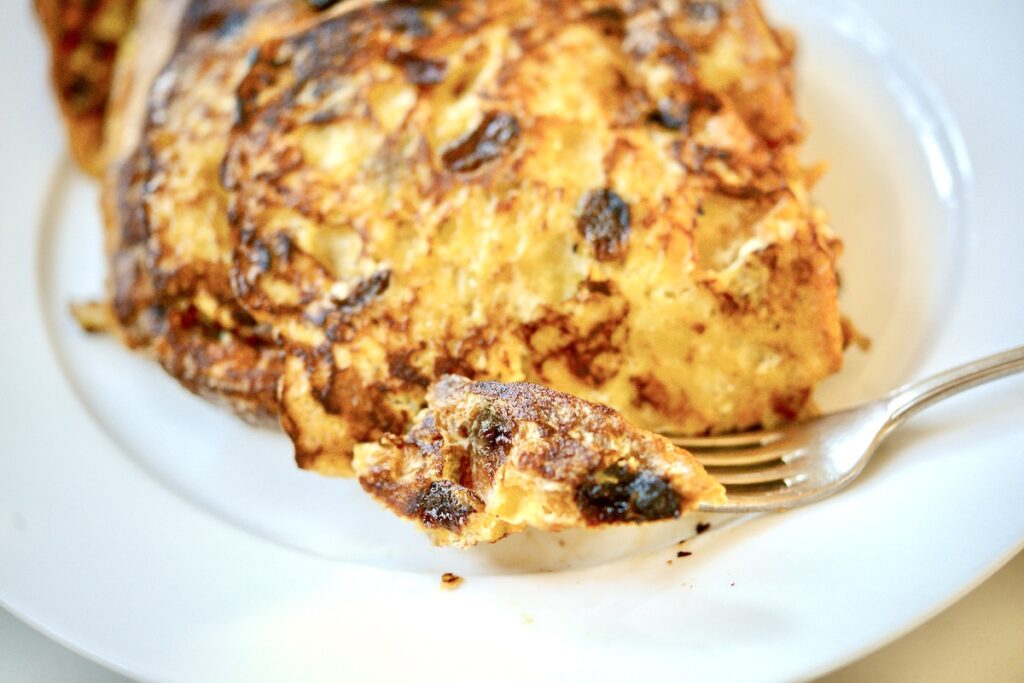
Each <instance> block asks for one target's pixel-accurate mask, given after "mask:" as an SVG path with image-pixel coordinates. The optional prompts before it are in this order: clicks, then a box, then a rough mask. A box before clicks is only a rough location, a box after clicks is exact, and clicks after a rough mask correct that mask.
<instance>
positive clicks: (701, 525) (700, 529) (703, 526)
mask: <svg viewBox="0 0 1024 683" xmlns="http://www.w3.org/2000/svg"><path fill="white" fill-rule="evenodd" d="M710 528H711V522H697V534H698V535H700V534H702V533H704V532H705V531H707V530H708V529H710Z"/></svg>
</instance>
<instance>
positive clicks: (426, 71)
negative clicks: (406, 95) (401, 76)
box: [395, 54, 448, 85]
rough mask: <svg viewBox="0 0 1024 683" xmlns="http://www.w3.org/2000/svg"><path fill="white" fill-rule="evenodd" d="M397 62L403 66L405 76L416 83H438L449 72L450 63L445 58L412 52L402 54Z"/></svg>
mask: <svg viewBox="0 0 1024 683" xmlns="http://www.w3.org/2000/svg"><path fill="white" fill-rule="evenodd" d="M395 62H396V64H397V65H398V66H400V67H401V68H402V71H403V72H404V73H405V77H406V78H408V79H409V82H410V83H412V84H414V85H436V84H438V83H440V82H441V81H443V80H444V77H445V74H447V73H448V63H447V62H446V61H445V60H443V59H426V58H424V57H417V56H416V55H411V54H401V55H399V56H398V57H396V58H395Z"/></svg>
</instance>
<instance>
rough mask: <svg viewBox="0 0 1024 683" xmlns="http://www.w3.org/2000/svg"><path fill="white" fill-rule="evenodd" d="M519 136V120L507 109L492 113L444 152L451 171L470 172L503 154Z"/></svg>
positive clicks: (443, 157)
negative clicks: (507, 111)
mask: <svg viewBox="0 0 1024 683" xmlns="http://www.w3.org/2000/svg"><path fill="white" fill-rule="evenodd" d="M518 137H519V121H518V120H517V119H516V117H514V116H512V115H511V114H508V113H506V112H501V111H499V112H489V113H487V114H486V115H485V116H484V118H483V121H481V122H480V125H479V126H477V127H476V129H475V130H474V131H473V132H472V133H470V134H469V135H466V136H465V137H463V138H461V139H459V140H457V141H455V142H454V143H452V145H451V146H449V147H448V148H447V149H446V150H445V151H444V153H443V154H442V155H441V163H443V164H444V166H445V168H447V169H448V170H449V171H454V172H456V173H469V172H471V171H475V170H477V169H479V168H480V167H481V166H483V165H484V164H486V163H488V162H491V161H494V160H495V159H497V158H498V157H500V156H501V155H502V154H504V153H505V152H506V151H507V150H508V149H509V148H510V147H512V145H513V144H515V141H516V139H517V138H518Z"/></svg>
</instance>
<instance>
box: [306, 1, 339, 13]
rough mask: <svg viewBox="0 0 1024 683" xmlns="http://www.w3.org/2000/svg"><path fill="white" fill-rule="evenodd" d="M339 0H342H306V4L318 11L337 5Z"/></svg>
mask: <svg viewBox="0 0 1024 683" xmlns="http://www.w3.org/2000/svg"><path fill="white" fill-rule="evenodd" d="M338 2H340V0H306V4H308V5H309V6H310V7H312V8H313V9H315V10H316V11H318V12H321V11H323V10H325V9H327V8H329V7H332V6H334V5H337V4H338Z"/></svg>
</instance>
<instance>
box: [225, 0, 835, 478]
mask: <svg viewBox="0 0 1024 683" xmlns="http://www.w3.org/2000/svg"><path fill="white" fill-rule="evenodd" d="M791 56H792V54H791V49H790V42H789V41H788V40H786V39H784V38H782V37H780V36H779V34H777V33H775V32H773V31H772V30H771V29H769V28H768V26H767V25H766V24H765V23H764V20H763V18H762V17H761V14H760V12H759V11H758V9H757V5H756V3H754V2H740V1H736V2H721V3H704V2H702V3H693V2H691V3H685V2H668V3H664V2H662V3H656V2H639V3H636V2H618V3H613V2H607V1H604V0H602V1H601V2H586V1H579V2H568V1H564V2H559V1H557V0H543V1H542V0H493V1H492V2H486V3H484V2H444V1H439V2H430V3H408V2H383V3H377V4H373V5H367V6H364V7H358V8H355V9H352V10H351V11H346V12H342V13H341V14H339V15H338V16H336V17H332V18H330V19H328V20H326V21H322V22H319V23H317V24H316V25H314V26H313V27H311V28H310V29H308V30H306V31H303V32H300V33H297V34H295V35H292V36H289V37H284V38H280V39H275V40H270V41H268V42H266V43H264V44H263V45H261V46H260V48H259V50H258V51H257V52H256V53H255V55H254V58H253V60H252V62H251V66H250V68H249V72H248V74H247V75H246V76H245V77H244V78H243V79H242V81H241V84H240V86H239V89H238V120H237V123H236V125H235V126H234V128H233V129H232V132H231V136H230V141H229V144H228V148H227V154H226V156H225V160H224V165H223V176H222V178H223V181H224V183H225V187H226V188H227V190H228V194H229V196H230V209H229V212H228V213H229V216H230V219H231V220H230V225H231V232H232V235H233V238H234V240H235V244H236V253H235V256H234V258H233V260H232V262H231V276H232V284H233V286H234V291H235V294H236V295H237V296H238V300H239V302H240V303H241V305H242V306H243V307H244V308H245V310H246V311H248V313H250V314H251V315H252V317H253V318H254V320H255V321H256V322H257V324H260V325H267V326H270V327H272V328H273V329H274V330H275V331H276V332H277V333H279V335H280V337H281V339H282V342H283V344H284V348H285V350H286V354H287V359H286V361H285V370H284V375H283V380H282V381H283V385H282V389H281V398H282V411H283V413H282V422H283V424H284V426H285V429H286V430H287V431H288V433H289V434H290V435H291V437H292V439H293V440H294V442H295V444H296V454H297V459H298V462H299V464H300V465H302V466H304V467H309V468H312V469H316V470H318V471H320V472H323V473H327V474H340V475H350V474H351V473H352V469H351V457H352V450H353V448H354V446H355V444H357V443H359V442H363V441H376V440H378V439H379V438H381V437H382V436H383V435H385V434H387V433H392V434H401V433H403V432H404V430H405V428H406V427H407V425H408V424H409V423H410V421H411V420H412V419H413V417H414V416H415V415H416V414H417V413H418V412H419V410H420V409H421V408H422V405H423V401H424V397H425V394H426V388H427V386H428V385H430V384H431V383H432V382H433V381H435V380H437V379H438V378H440V377H441V376H442V375H445V374H449V373H457V374H461V375H464V376H466V377H469V378H470V379H487V380H498V381H505V382H510V381H521V380H526V381H530V382H536V383H540V384H544V385H546V386H550V387H552V388H554V389H557V390H560V391H564V392H568V393H571V394H573V395H576V396H579V397H582V398H584V399H587V400H589V401H593V402H597V403H601V404H604V405H607V406H610V407H612V408H614V409H615V410H617V411H619V412H621V413H622V415H623V416H624V417H625V418H626V419H627V420H629V421H630V422H632V423H634V424H636V425H637V426H639V427H641V428H644V429H650V430H653V431H671V432H676V433H683V434H702V433H709V432H725V431H732V430H741V429H746V428H749V427H753V426H755V425H772V424H775V423H777V422H779V421H783V420H791V419H795V418H800V417H803V416H806V415H808V414H809V413H810V412H811V411H812V410H813V405H812V403H811V401H810V395H811V391H812V389H813V387H814V385H815V384H816V383H817V382H818V381H819V380H821V379H822V378H824V377H826V376H827V375H829V374H831V373H832V372H834V371H836V370H837V369H838V368H839V366H840V364H841V360H842V332H841V328H840V321H839V314H838V310H837V305H836V277H835V271H834V262H835V258H836V256H837V254H838V252H839V249H840V243H839V241H838V240H837V239H836V237H835V236H834V235H833V234H832V232H831V231H830V230H829V228H828V225H827V221H826V218H825V216H824V214H823V213H822V212H821V211H820V210H819V209H817V208H815V207H814V206H813V205H812V203H811V202H810V200H809V198H808V186H809V183H810V181H811V180H812V179H813V173H812V172H811V171H809V170H807V169H805V168H804V167H802V166H801V165H800V163H799V161H798V159H797V150H798V143H799V140H800V139H801V131H800V124H799V121H798V119H797V117H796V116H795V114H794V112H793V108H792V97H791V92H790V91H791V73H790V60H791Z"/></svg>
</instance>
